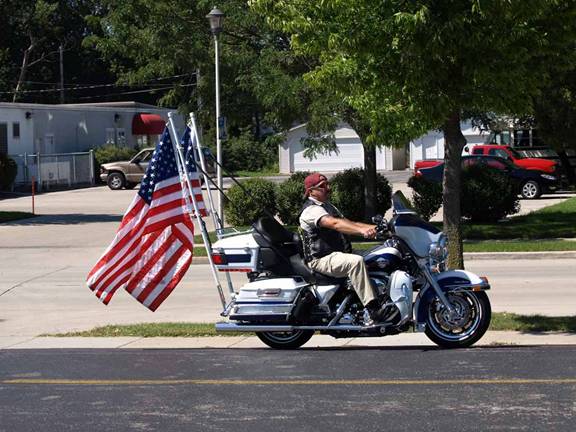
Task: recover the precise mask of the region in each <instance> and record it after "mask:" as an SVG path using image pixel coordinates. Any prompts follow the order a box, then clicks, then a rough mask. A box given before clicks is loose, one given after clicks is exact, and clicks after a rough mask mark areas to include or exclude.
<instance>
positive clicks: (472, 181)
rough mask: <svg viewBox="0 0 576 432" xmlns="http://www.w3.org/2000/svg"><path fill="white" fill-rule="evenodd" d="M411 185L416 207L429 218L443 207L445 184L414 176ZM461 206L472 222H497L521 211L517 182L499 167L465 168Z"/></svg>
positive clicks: (424, 216) (466, 216) (464, 215)
mask: <svg viewBox="0 0 576 432" xmlns="http://www.w3.org/2000/svg"><path fill="white" fill-rule="evenodd" d="M408 186H410V187H411V188H412V189H413V191H414V193H413V199H412V201H413V204H414V207H415V209H416V210H417V211H418V213H420V215H421V216H422V217H423V218H425V219H426V220H429V219H430V218H431V217H432V216H433V215H434V214H435V213H436V212H437V211H438V210H439V209H440V207H441V206H442V185H441V184H440V183H433V182H430V181H428V180H426V179H425V178H423V177H416V176H413V177H411V178H410V180H408ZM460 206H461V211H462V216H463V217H464V218H467V219H469V220H470V221H471V222H476V223H486V222H497V221H499V220H500V219H503V218H505V217H506V216H511V215H513V214H516V213H518V211H519V210H520V202H519V198H518V188H517V185H515V184H514V183H512V182H510V180H509V178H508V176H506V175H505V174H503V173H502V172H500V171H498V170H497V169H494V168H491V167H489V166H480V165H477V166H471V167H469V168H466V169H464V170H463V171H462V192H461V196H460Z"/></svg>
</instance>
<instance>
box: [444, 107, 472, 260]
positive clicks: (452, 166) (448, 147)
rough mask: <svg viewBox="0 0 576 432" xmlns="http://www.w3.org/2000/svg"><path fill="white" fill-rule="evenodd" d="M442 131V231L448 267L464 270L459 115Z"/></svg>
mask: <svg viewBox="0 0 576 432" xmlns="http://www.w3.org/2000/svg"><path fill="white" fill-rule="evenodd" d="M442 129H443V132H444V179H443V192H442V205H443V206H444V232H445V233H446V235H447V236H448V267H449V268H451V269H464V255H463V249H462V226H461V209H460V194H461V190H462V187H461V171H462V169H461V161H462V149H463V148H464V145H466V138H464V135H462V130H461V129H460V113H459V112H455V113H453V114H452V115H451V116H450V117H449V118H448V119H447V120H446V122H445V123H444V126H443V127H442Z"/></svg>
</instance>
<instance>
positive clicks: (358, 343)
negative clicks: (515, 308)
mask: <svg viewBox="0 0 576 432" xmlns="http://www.w3.org/2000/svg"><path fill="white" fill-rule="evenodd" d="M551 345H554V346H576V334H573V333H559V332H547V333H522V332H517V331H488V332H487V333H486V334H485V335H484V336H483V337H482V339H481V340H480V341H478V342H477V343H476V344H474V345H473V347H472V348H481V347H485V348H493V347H519V346H551ZM409 347H422V348H423V349H424V348H426V349H429V348H438V347H437V345H436V344H434V343H433V342H432V341H431V340H430V339H428V338H427V337H426V335H425V334H423V333H403V334H400V335H396V336H386V337H381V338H344V339H334V338H333V337H331V336H327V335H315V336H314V337H313V338H312V339H311V340H310V342H308V343H306V344H305V345H304V347H303V348H304V349H315V348H335V349H348V348H349V349H362V348H365V349H375V348H376V349H378V348H380V349H387V348H395V349H398V348H409ZM10 349H270V348H268V347H267V346H266V345H265V344H264V343H263V342H261V341H260V340H259V339H258V338H257V337H256V336H229V335H224V336H210V337H153V338H142V337H15V336H11V337H0V352H1V351H2V350H10ZM438 349H440V348H438Z"/></svg>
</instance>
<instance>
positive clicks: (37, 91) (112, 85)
mask: <svg viewBox="0 0 576 432" xmlns="http://www.w3.org/2000/svg"><path fill="white" fill-rule="evenodd" d="M193 75H196V72H191V73H188V74H181V75H173V76H169V77H162V78H154V79H151V80H149V81H145V82H144V83H142V84H140V85H139V84H117V83H113V84H90V85H78V84H77V85H76V87H64V90H86V89H95V88H105V87H146V86H152V85H158V86H163V85H166V83H163V84H146V83H147V82H152V81H161V80H165V79H171V78H181V77H185V76H193ZM24 82H26V83H35V84H46V85H49V84H52V85H54V84H59V83H40V82H34V81H24ZM176 85H179V84H176ZM194 85H195V84H194ZM184 86H187V85H184ZM60 90H62V89H61V88H56V89H42V90H19V91H15V90H14V91H3V92H0V94H14V93H18V94H20V93H26V94H33V93H50V92H59V91H60ZM157 90H160V89H157ZM150 91H153V90H150Z"/></svg>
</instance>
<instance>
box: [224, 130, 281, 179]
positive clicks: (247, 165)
mask: <svg viewBox="0 0 576 432" xmlns="http://www.w3.org/2000/svg"><path fill="white" fill-rule="evenodd" d="M266 143H267V141H266V142H261V141H256V140H254V138H253V136H252V133H251V132H250V131H248V130H247V131H244V132H243V133H242V134H241V135H240V136H238V137H233V138H230V139H229V140H228V141H226V143H225V144H224V145H223V146H222V160H223V161H224V166H225V168H226V169H227V170H228V171H232V172H234V171H239V170H247V171H260V170H262V169H263V168H265V167H268V166H270V165H272V164H273V163H274V162H275V161H277V160H278V149H277V147H274V146H268V145H267V144H266Z"/></svg>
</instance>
